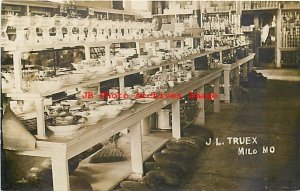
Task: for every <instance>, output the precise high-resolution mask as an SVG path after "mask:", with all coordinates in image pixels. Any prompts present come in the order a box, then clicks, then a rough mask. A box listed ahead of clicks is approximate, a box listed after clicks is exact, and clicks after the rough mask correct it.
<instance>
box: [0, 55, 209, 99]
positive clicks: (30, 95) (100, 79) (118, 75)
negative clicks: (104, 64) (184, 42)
mask: <svg viewBox="0 0 300 191" xmlns="http://www.w3.org/2000/svg"><path fill="white" fill-rule="evenodd" d="M213 52H214V51H207V52H204V53H197V54H193V55H191V56H188V57H186V58H183V59H181V60H176V61H170V62H164V63H162V64H160V65H155V66H150V67H144V68H141V69H139V70H132V71H130V72H125V73H116V74H112V75H109V76H104V77H98V78H93V79H90V80H88V81H86V82H83V83H79V84H75V85H65V86H63V87H62V88H60V89H59V90H56V91H49V92H46V93H31V92H25V93H14V92H8V93H6V96H7V97H11V98H18V99H26V98H34V97H35V98H38V97H45V96H49V95H52V94H56V93H59V92H63V91H66V90H69V89H75V88H78V87H83V86H87V85H91V84H96V83H99V82H103V81H107V80H111V79H116V78H121V77H125V76H128V75H131V74H136V73H140V72H144V71H148V70H152V69H156V68H159V67H164V66H168V65H171V64H174V63H175V62H182V61H186V60H192V59H195V58H198V57H202V56H206V55H209V54H212V53H213Z"/></svg>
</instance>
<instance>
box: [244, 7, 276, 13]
mask: <svg viewBox="0 0 300 191" xmlns="http://www.w3.org/2000/svg"><path fill="white" fill-rule="evenodd" d="M277 10H279V8H278V7H270V8H260V9H244V10H242V11H243V12H259V11H277Z"/></svg>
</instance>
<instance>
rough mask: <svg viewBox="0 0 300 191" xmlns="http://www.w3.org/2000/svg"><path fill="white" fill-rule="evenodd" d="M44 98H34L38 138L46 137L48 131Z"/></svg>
mask: <svg viewBox="0 0 300 191" xmlns="http://www.w3.org/2000/svg"><path fill="white" fill-rule="evenodd" d="M43 101H44V99H43V98H36V99H35V100H34V102H35V109H36V113H37V117H36V120H37V135H36V137H37V138H38V139H46V138H47V136H46V133H45V117H44V103H43Z"/></svg>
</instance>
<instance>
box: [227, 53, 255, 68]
mask: <svg viewBox="0 0 300 191" xmlns="http://www.w3.org/2000/svg"><path fill="white" fill-rule="evenodd" d="M254 56H255V53H250V54H249V55H248V56H247V57H245V58H242V59H239V60H237V61H236V62H235V63H233V64H222V67H223V69H224V70H233V69H235V68H237V67H239V66H241V65H243V64H245V63H247V62H249V61H250V60H253V59H254Z"/></svg>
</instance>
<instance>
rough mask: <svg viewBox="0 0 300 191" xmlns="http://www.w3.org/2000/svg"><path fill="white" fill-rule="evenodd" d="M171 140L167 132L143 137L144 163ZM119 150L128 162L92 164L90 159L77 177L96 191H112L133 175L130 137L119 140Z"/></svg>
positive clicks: (82, 164) (80, 167)
mask: <svg viewBox="0 0 300 191" xmlns="http://www.w3.org/2000/svg"><path fill="white" fill-rule="evenodd" d="M171 139H172V134H171V133H166V132H156V133H150V134H148V135H145V136H142V153H143V161H144V162H145V161H146V160H148V159H149V158H151V157H152V154H153V153H155V152H156V151H157V150H159V149H160V148H161V147H163V146H164V145H165V144H166V143H167V142H168V141H169V140H171ZM118 148H120V149H122V151H123V152H124V154H125V156H126V157H127V158H128V161H123V162H114V163H98V164H91V163H89V160H90V158H91V157H88V158H87V159H85V160H83V161H82V162H80V164H79V167H78V168H77V170H76V171H75V175H78V176H80V177H82V178H84V179H85V180H87V181H88V182H90V183H91V184H92V187H93V190H95V191H107V190H112V189H113V188H114V187H116V186H117V185H118V184H119V183H120V182H121V181H122V180H124V179H126V178H127V177H128V176H129V175H130V174H131V161H130V138H129V137H128V135H127V136H122V137H121V138H119V140H118Z"/></svg>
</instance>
